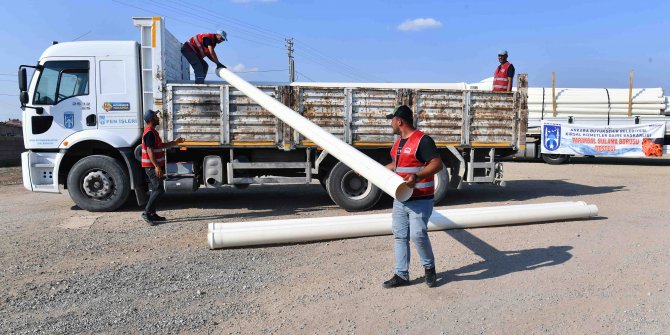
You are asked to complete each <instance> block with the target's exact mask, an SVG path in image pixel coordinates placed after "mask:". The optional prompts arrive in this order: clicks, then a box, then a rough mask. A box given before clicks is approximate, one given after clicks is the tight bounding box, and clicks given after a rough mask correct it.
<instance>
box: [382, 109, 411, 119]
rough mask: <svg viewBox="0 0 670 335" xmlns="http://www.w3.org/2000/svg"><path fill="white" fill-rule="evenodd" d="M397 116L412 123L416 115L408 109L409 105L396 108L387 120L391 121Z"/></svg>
mask: <svg viewBox="0 0 670 335" xmlns="http://www.w3.org/2000/svg"><path fill="white" fill-rule="evenodd" d="M396 116H397V117H399V118H401V119H403V120H406V121H412V120H413V119H414V114H413V113H412V110H411V109H409V107H407V105H402V106H398V107H396V108H395V109H394V110H393V114H389V115H386V118H387V119H389V120H390V119H392V118H394V117H396Z"/></svg>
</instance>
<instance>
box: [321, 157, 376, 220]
mask: <svg viewBox="0 0 670 335" xmlns="http://www.w3.org/2000/svg"><path fill="white" fill-rule="evenodd" d="M326 190H327V191H328V195H329V196H330V198H331V199H333V201H334V202H335V203H336V204H338V205H339V206H340V207H342V208H344V209H345V210H347V211H349V212H357V211H365V210H368V209H370V208H372V207H373V206H374V205H376V204H377V202H379V199H380V198H381V196H382V193H383V192H382V190H380V189H379V188H378V187H377V186H375V185H373V184H372V183H371V182H369V181H368V180H367V179H365V178H363V177H362V176H360V175H359V174H357V173H356V172H354V170H352V169H350V168H349V167H348V166H346V165H344V163H341V162H340V163H337V164H336V165H335V166H334V167H333V169H332V170H330V175H329V176H328V179H327V180H326Z"/></svg>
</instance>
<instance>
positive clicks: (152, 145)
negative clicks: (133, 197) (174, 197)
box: [142, 110, 184, 226]
mask: <svg viewBox="0 0 670 335" xmlns="http://www.w3.org/2000/svg"><path fill="white" fill-rule="evenodd" d="M144 122H145V123H146V126H145V127H144V133H143V134H142V167H143V168H144V171H145V172H146V174H147V177H149V185H150V186H151V191H150V192H151V193H150V194H149V201H148V202H147V205H146V207H145V208H144V213H142V219H143V220H144V221H145V222H146V223H148V224H149V225H151V226H153V225H155V224H156V222H158V221H165V218H164V217H162V216H160V215H158V214H156V201H157V200H158V198H159V197H160V196H161V195H162V194H163V193H165V189H164V188H163V182H162V181H163V179H165V149H166V148H170V147H174V146H177V145H178V144H179V143H182V142H184V138H183V137H179V138H177V139H176V140H174V141H171V142H167V143H163V140H162V139H161V136H160V134H158V131H156V126H158V125H159V124H160V119H159V118H158V112H155V111H152V110H148V111H146V112H144Z"/></svg>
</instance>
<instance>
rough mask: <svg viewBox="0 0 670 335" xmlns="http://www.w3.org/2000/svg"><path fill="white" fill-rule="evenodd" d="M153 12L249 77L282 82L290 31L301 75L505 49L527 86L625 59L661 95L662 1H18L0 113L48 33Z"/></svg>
mask: <svg viewBox="0 0 670 335" xmlns="http://www.w3.org/2000/svg"><path fill="white" fill-rule="evenodd" d="M155 15H160V16H165V17H166V24H167V27H168V29H169V30H170V31H171V32H172V33H173V34H175V36H177V38H179V39H180V40H185V39H187V38H189V37H190V36H192V35H193V34H195V33H199V32H204V31H208V30H209V31H213V30H215V29H216V28H218V27H220V28H223V29H225V30H227V31H228V36H229V38H230V41H229V42H227V43H225V44H224V45H223V47H221V46H219V47H217V53H218V54H219V55H220V58H221V59H222V60H223V63H224V64H226V65H228V66H229V67H231V68H235V69H237V70H238V71H240V72H242V75H243V76H244V77H245V78H247V79H248V80H257V81H286V80H287V78H288V73H287V71H286V69H287V68H288V65H287V57H286V50H285V48H284V41H283V38H284V37H294V38H295V39H296V42H295V50H296V51H295V53H296V70H297V71H298V72H299V73H298V80H300V81H309V80H315V81H338V82H352V81H359V82H360V81H392V82H477V81H480V80H481V79H483V78H486V77H490V76H491V75H492V72H493V69H494V67H495V66H496V65H497V59H496V54H497V52H498V50H500V49H503V48H504V49H507V50H508V51H509V53H510V58H509V59H510V61H511V62H512V63H513V64H514V65H515V67H516V69H517V73H521V72H523V73H528V74H529V82H530V86H551V72H552V71H556V73H557V86H560V87H627V86H628V73H629V71H630V70H631V69H633V70H635V86H636V87H663V88H664V90H665V91H666V95H669V94H670V93H668V92H670V79H668V78H670V39H669V37H670V34H669V33H670V24H669V23H670V20H669V19H668V17H669V15H670V1H637V2H631V1H589V0H583V1H562V2H560V3H559V2H555V1H554V2H545V1H507V2H503V1H397V0H387V1H364V0H359V1H348V0H339V1H323V0H322V1H317V0H313V1H308V0H300V1H290V0H275V1H272V0H220V1H212V0H201V1H190V0H188V1H187V0H184V1H179V0H143V1H133V0H89V1H81V0H51V1H33V0H23V1H12V2H4V3H3V10H2V11H0V22H1V24H2V25H3V28H2V30H0V37H1V38H2V41H3V42H4V45H5V47H4V48H3V52H2V53H0V60H1V62H0V74H1V75H0V120H6V119H7V118H10V117H13V118H16V117H19V116H20V109H19V108H18V105H19V103H18V96H16V95H18V92H17V90H18V89H17V84H16V71H17V68H18V66H19V65H20V64H34V63H35V62H36V61H37V59H38V58H39V56H40V54H41V53H42V51H43V50H44V49H45V48H47V47H48V46H49V45H50V44H51V41H54V40H56V41H70V40H73V39H75V38H77V37H79V36H81V35H85V36H83V37H82V38H81V40H136V39H138V37H139V36H138V35H139V34H138V31H137V29H136V28H135V27H134V26H133V25H132V22H131V17H133V16H155ZM249 71H258V72H249ZM265 71H268V72H265ZM208 79H215V76H214V75H210V76H208Z"/></svg>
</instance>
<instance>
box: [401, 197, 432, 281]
mask: <svg viewBox="0 0 670 335" xmlns="http://www.w3.org/2000/svg"><path fill="white" fill-rule="evenodd" d="M432 213H433V199H422V200H411V199H410V200H407V201H405V202H400V201H398V200H394V201H393V237H394V238H395V244H394V246H393V249H394V253H395V274H396V275H398V276H399V277H401V278H403V279H405V280H409V255H410V253H409V241H410V240H412V242H414V246H415V247H416V250H417V252H418V253H419V258H420V260H421V265H423V267H424V268H426V269H429V268H434V267H435V256H433V247H432V246H431V245H430V240H429V239H428V219H430V215H431V214H432Z"/></svg>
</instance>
